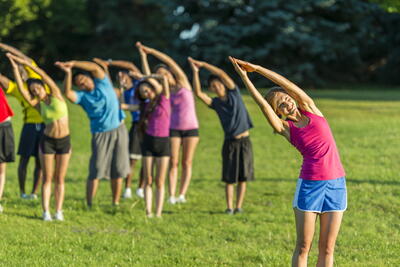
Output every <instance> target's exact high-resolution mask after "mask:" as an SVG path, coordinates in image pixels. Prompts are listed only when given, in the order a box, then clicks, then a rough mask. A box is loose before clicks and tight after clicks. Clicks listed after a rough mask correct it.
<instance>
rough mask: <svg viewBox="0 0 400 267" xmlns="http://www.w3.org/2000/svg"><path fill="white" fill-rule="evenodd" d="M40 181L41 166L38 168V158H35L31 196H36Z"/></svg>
mask: <svg viewBox="0 0 400 267" xmlns="http://www.w3.org/2000/svg"><path fill="white" fill-rule="evenodd" d="M41 180H42V166H40V159H39V156H38V157H35V169H34V171H33V186H32V194H36V193H37V190H38V187H39V184H40V181H41Z"/></svg>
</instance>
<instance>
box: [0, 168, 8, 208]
mask: <svg viewBox="0 0 400 267" xmlns="http://www.w3.org/2000/svg"><path fill="white" fill-rule="evenodd" d="M6 166H7V165H6V163H5V162H3V163H0V200H1V198H2V197H3V191H4V184H5V183H6Z"/></svg>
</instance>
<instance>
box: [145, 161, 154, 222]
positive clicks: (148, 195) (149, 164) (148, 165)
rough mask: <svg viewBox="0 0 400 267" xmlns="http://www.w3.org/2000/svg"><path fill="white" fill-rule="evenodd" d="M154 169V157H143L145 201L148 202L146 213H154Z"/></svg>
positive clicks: (148, 214)
mask: <svg viewBox="0 0 400 267" xmlns="http://www.w3.org/2000/svg"><path fill="white" fill-rule="evenodd" d="M152 169H153V157H143V176H144V201H145V203H146V215H147V216H151V215H152V204H153V203H152V201H153V192H152V188H151V186H152V183H153V176H152Z"/></svg>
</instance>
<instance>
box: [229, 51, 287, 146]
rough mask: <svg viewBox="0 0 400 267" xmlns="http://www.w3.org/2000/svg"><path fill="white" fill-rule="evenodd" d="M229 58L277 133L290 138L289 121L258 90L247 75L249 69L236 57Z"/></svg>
mask: <svg viewBox="0 0 400 267" xmlns="http://www.w3.org/2000/svg"><path fill="white" fill-rule="evenodd" d="M229 59H230V61H231V62H232V64H233V66H234V68H235V70H236V72H237V73H238V74H239V76H240V78H241V79H242V81H243V83H244V84H245V86H246V88H247V89H248V90H249V92H250V94H251V96H252V97H253V99H254V100H255V101H256V103H257V105H258V106H259V107H260V109H261V111H262V113H263V114H264V116H265V117H266V118H267V120H268V122H269V124H270V125H271V126H272V128H274V130H275V131H276V132H277V133H279V134H281V135H283V136H285V137H286V138H287V139H289V138H290V131H289V124H288V122H286V121H284V120H281V119H280V118H279V117H278V115H276V113H275V111H274V110H273V108H272V107H271V105H270V104H269V103H268V102H267V101H266V100H265V99H264V97H263V96H262V95H261V94H260V92H258V90H257V89H256V88H255V87H254V85H253V83H252V82H251V81H250V79H249V77H248V76H247V71H246V70H245V69H243V68H241V67H240V66H239V64H238V63H237V62H236V60H235V59H234V58H232V57H229Z"/></svg>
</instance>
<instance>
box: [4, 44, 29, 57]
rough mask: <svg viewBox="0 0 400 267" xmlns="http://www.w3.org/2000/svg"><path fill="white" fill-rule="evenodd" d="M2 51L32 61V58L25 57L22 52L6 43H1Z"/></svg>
mask: <svg viewBox="0 0 400 267" xmlns="http://www.w3.org/2000/svg"><path fill="white" fill-rule="evenodd" d="M0 49H3V50H4V51H6V52H8V53H11V54H14V55H16V56H17V57H20V58H23V59H26V60H29V61H32V59H31V58H30V57H28V56H27V55H25V54H24V53H22V52H21V51H20V50H18V49H17V48H15V47H12V46H11V45H7V44H5V43H1V42H0Z"/></svg>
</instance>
